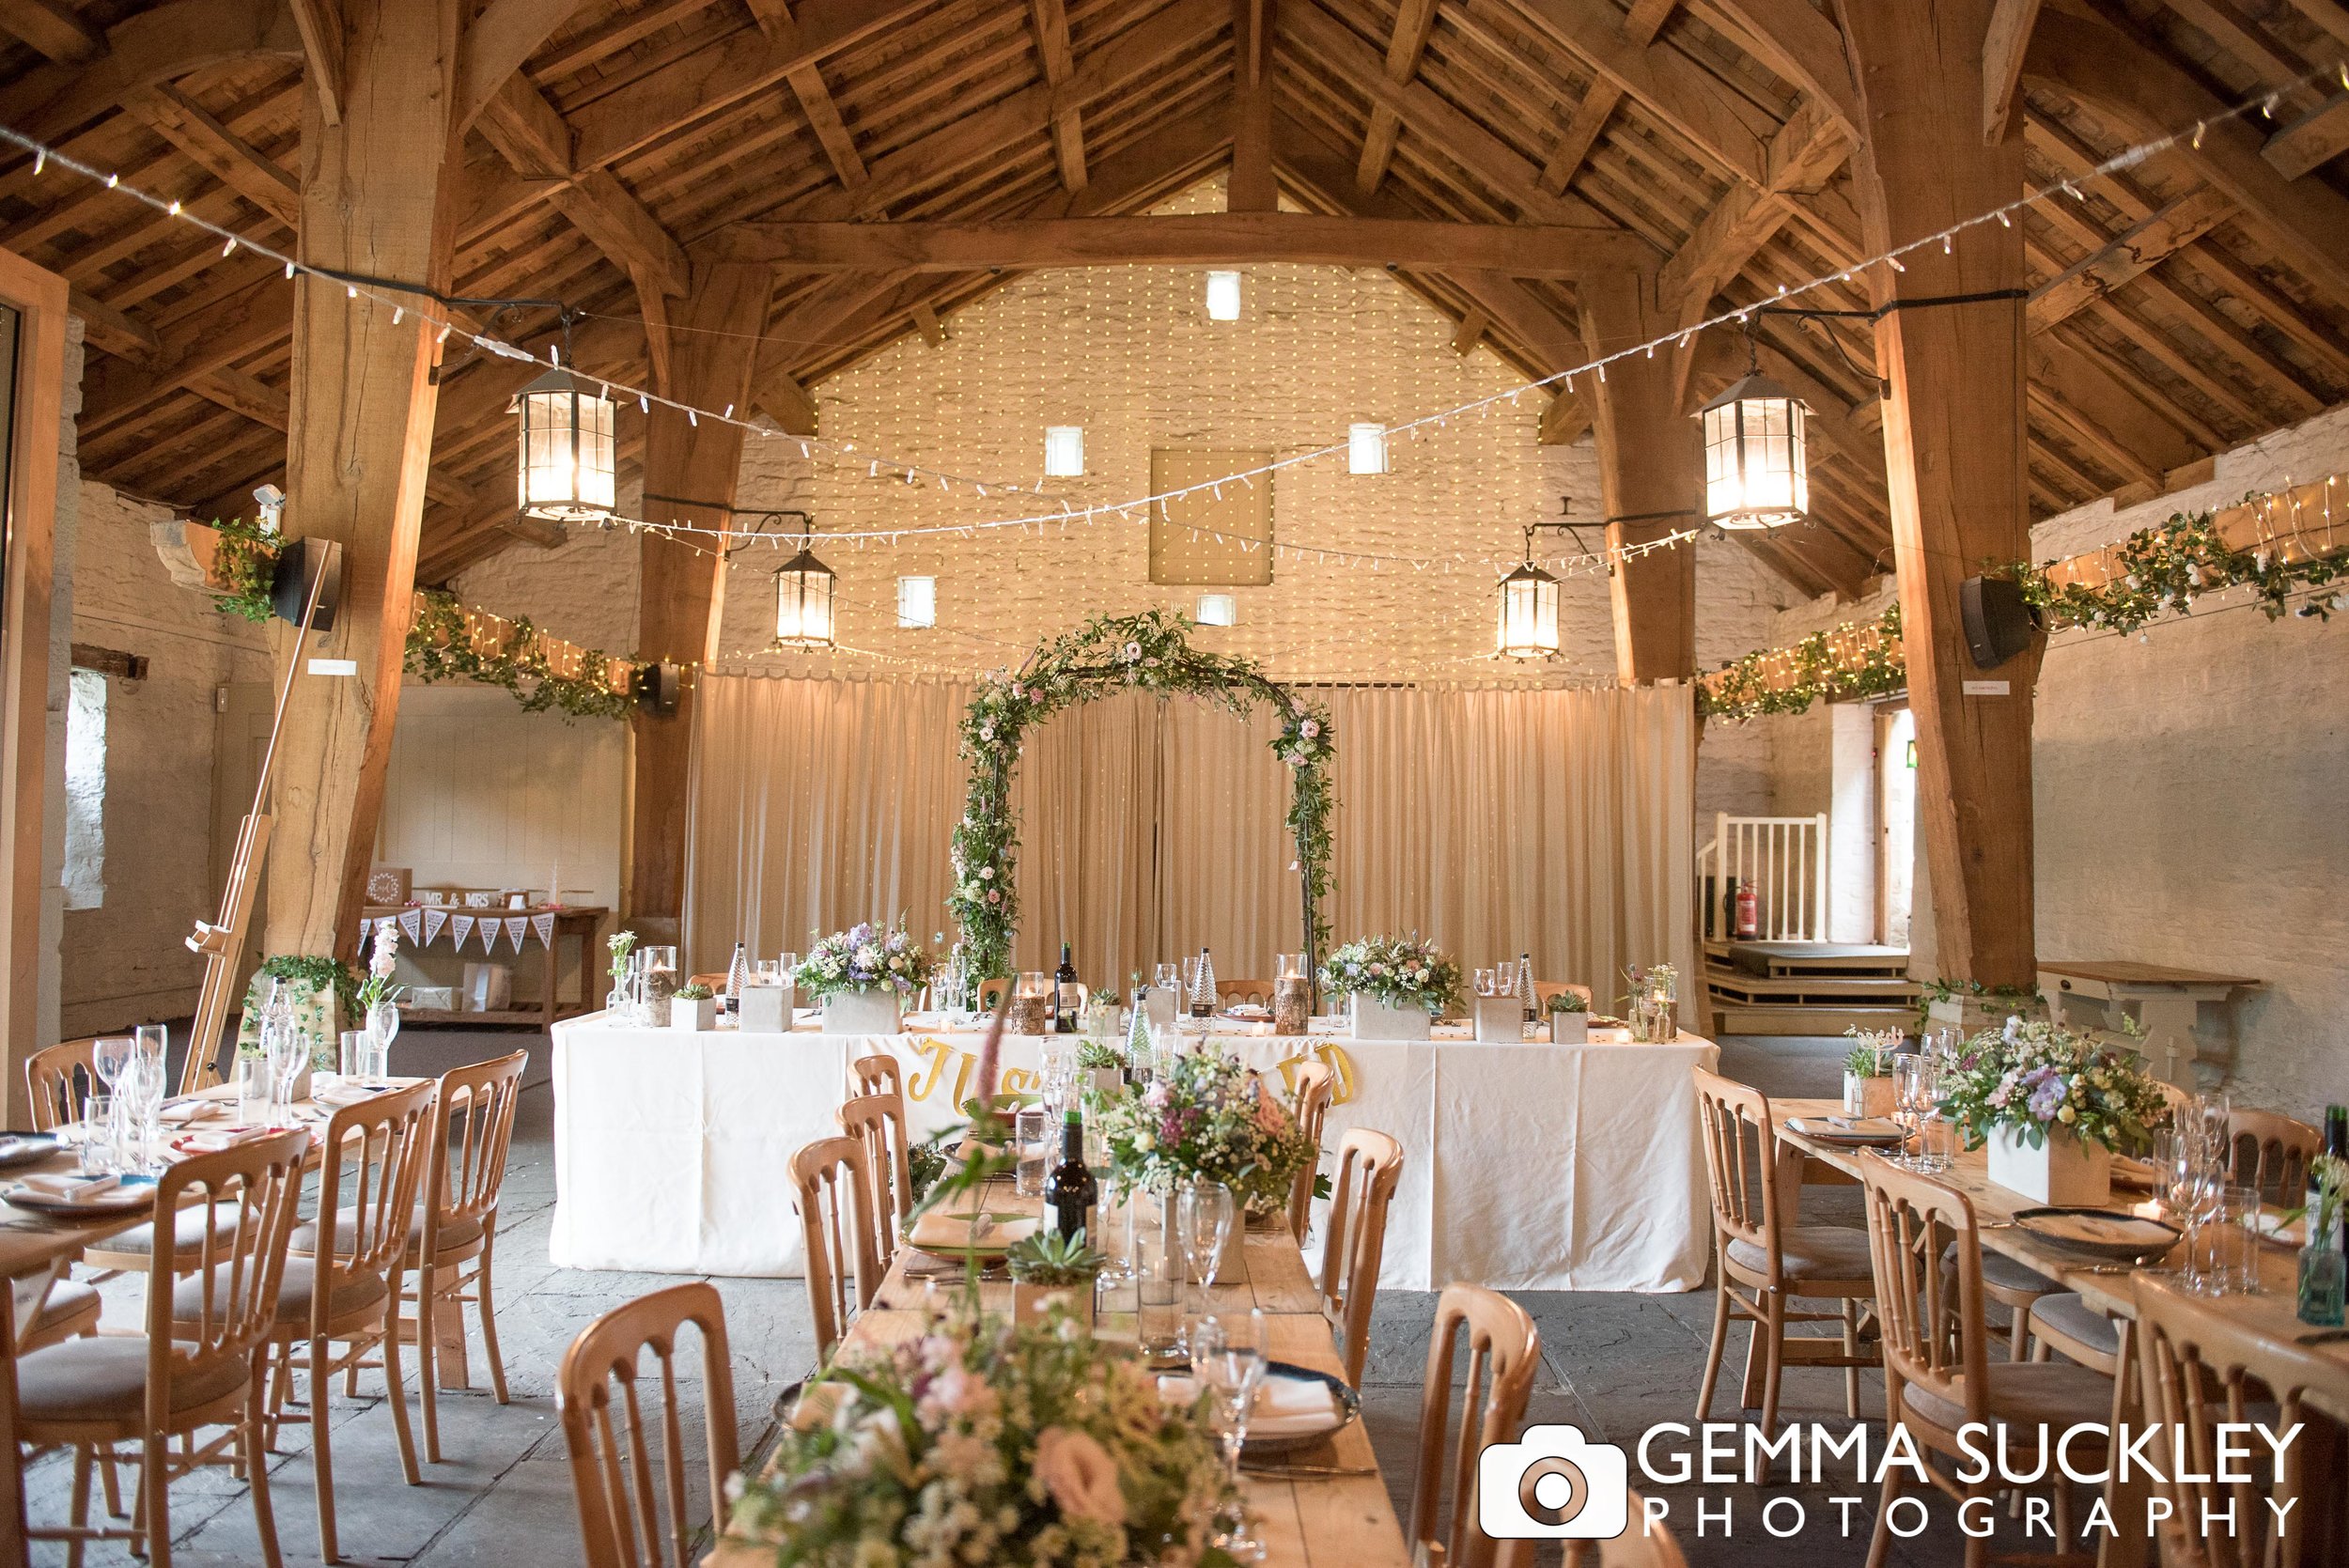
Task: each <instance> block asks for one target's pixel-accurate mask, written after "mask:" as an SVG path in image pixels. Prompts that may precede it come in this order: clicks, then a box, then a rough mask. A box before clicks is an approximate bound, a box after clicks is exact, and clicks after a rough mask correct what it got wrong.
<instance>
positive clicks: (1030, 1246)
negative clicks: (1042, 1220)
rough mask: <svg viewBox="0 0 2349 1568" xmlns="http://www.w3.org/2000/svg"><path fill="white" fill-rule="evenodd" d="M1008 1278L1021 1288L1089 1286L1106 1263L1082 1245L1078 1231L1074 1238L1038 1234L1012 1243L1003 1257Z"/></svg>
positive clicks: (1080, 1232)
mask: <svg viewBox="0 0 2349 1568" xmlns="http://www.w3.org/2000/svg"><path fill="white" fill-rule="evenodd" d="M1003 1261H1004V1263H1005V1265H1007V1266H1008V1267H1009V1268H1010V1270H1011V1277H1012V1278H1013V1279H1014V1280H1016V1281H1019V1283H1021V1284H1023V1285H1046V1286H1060V1287H1065V1286H1073V1285H1083V1284H1090V1283H1091V1282H1092V1281H1093V1280H1094V1279H1095V1278H1096V1277H1097V1275H1099V1274H1100V1272H1101V1270H1103V1269H1104V1268H1107V1267H1108V1266H1109V1262H1110V1261H1109V1259H1107V1258H1105V1257H1103V1256H1102V1255H1101V1254H1100V1253H1098V1252H1097V1251H1095V1250H1093V1249H1092V1248H1091V1247H1090V1246H1088V1245H1086V1243H1085V1234H1084V1231H1083V1229H1082V1228H1081V1227H1080V1228H1079V1230H1078V1231H1077V1234H1074V1235H1069V1236H1064V1235H1062V1234H1060V1233H1059V1232H1058V1231H1038V1232H1036V1233H1035V1234H1034V1235H1030V1236H1022V1237H1021V1238H1020V1239H1019V1240H1018V1241H1016V1242H1014V1243H1012V1245H1011V1250H1010V1251H1009V1252H1008V1253H1006V1254H1005V1256H1004V1260H1003Z"/></svg>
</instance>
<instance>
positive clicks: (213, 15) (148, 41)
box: [0, 0, 302, 142]
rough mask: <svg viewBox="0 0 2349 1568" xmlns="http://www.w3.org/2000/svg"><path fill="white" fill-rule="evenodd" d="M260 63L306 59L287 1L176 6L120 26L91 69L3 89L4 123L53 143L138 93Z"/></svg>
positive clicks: (45, 72)
mask: <svg viewBox="0 0 2349 1568" xmlns="http://www.w3.org/2000/svg"><path fill="white" fill-rule="evenodd" d="M262 56H270V57H277V58H289V59H299V58H301V56H302V39H301V36H300V35H299V34H298V33H297V32H296V31H295V30H294V24H293V19H292V18H291V17H290V16H289V15H288V11H287V8H286V5H285V3H284V0H174V3H172V4H168V5H163V6H158V7H156V8H154V9H152V10H146V11H140V12H138V13H137V14H135V15H132V16H130V17H126V18H124V19H123V20H122V21H120V22H117V23H115V24H114V25H113V26H112V27H110V28H108V29H107V30H106V49H105V52H104V53H103V54H99V55H97V56H96V57H94V58H93V59H91V60H90V61H89V63H88V64H86V65H83V66H71V65H65V64H51V65H46V66H42V67H40V68H39V70H31V71H27V72H25V74H24V75H23V76H22V77H20V78H18V79H17V80H16V81H14V82H11V83H9V84H8V85H7V86H6V87H5V88H0V123H5V124H8V125H12V126H15V127H16V128H17V129H18V130H20V131H22V132H24V133H25V134H26V135H28V136H36V137H39V138H40V139H41V140H43V141H48V142H55V141H58V140H61V139H62V138H63V137H65V136H66V135H67V134H69V133H70V132H72V131H73V130H74V129H75V128H77V127H79V126H82V125H86V124H87V123H88V122H89V121H91V120H93V119H96V118H98V117H99V116H101V115H103V114H104V113H105V112H106V111H107V110H108V109H110V108H112V107H113V106H114V105H116V104H118V103H120V102H121V101H122V100H123V99H124V97H126V96H127V95H129V94H130V93H132V92H135V91H137V90H138V89H139V88H141V87H148V86H153V85H155V84H156V83H158V82H172V81H177V80H178V79H179V78H180V77H182V76H185V75H187V74H188V73H189V72H190V71H192V70H201V69H202V68H203V67H205V66H209V65H218V64H221V63H223V62H226V61H229V60H241V59H251V58H256V57H262Z"/></svg>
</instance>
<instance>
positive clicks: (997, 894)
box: [987, 888, 1003, 904]
mask: <svg viewBox="0 0 2349 1568" xmlns="http://www.w3.org/2000/svg"><path fill="white" fill-rule="evenodd" d="M987 901H988V903H989V904H1001V903H1002V902H1003V890H1002V889H1000V888H989V889H988V890H987Z"/></svg>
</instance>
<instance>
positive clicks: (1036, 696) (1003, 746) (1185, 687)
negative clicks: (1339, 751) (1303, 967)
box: [946, 610, 1332, 977]
mask: <svg viewBox="0 0 2349 1568" xmlns="http://www.w3.org/2000/svg"><path fill="white" fill-rule="evenodd" d="M1191 627H1192V622H1191V621H1190V619H1189V618H1188V617H1186V616H1184V615H1181V614H1178V613H1172V612H1168V611H1163V610H1151V611H1146V612H1144V613H1142V614H1139V615H1119V616H1107V615H1097V616H1095V617H1094V618H1093V619H1091V620H1089V621H1087V622H1085V623H1084V625H1082V626H1081V627H1079V628H1078V629H1075V630H1074V631H1070V632H1066V633H1064V634H1063V635H1061V636H1059V637H1057V638H1054V639H1053V640H1051V641H1050V642H1048V643H1045V644H1042V645H1040V646H1039V647H1037V649H1036V650H1035V651H1034V653H1032V654H1030V655H1029V656H1028V658H1027V660H1026V661H1025V662H1024V663H1022V664H1021V665H1020V666H1019V669H1017V670H1013V671H1008V672H1006V671H1000V670H999V671H994V672H991V673H990V674H988V675H984V676H982V677H981V678H980V681H979V691H978V695H977V696H975V697H973V698H972V701H971V706H970V708H969V709H968V710H967V711H966V712H965V713H964V715H963V720H962V739H961V746H960V750H961V753H962V758H963V761H964V763H965V764H966V765H967V766H968V767H969V769H970V777H971V784H970V792H969V795H968V796H967V798H966V799H965V800H964V803H963V809H962V820H961V822H960V823H959V824H957V827H956V829H955V833H954V844H953V858H954V878H955V879H954V891H953V892H952V893H949V894H948V895H947V899H946V907H947V908H948V909H950V910H951V911H953V913H954V916H955V918H956V920H957V922H959V923H960V924H961V926H962V939H963V942H964V944H965V946H966V947H967V949H968V950H969V956H970V958H971V961H972V964H973V965H974V966H975V967H976V970H977V972H978V973H979V974H981V975H983V976H988V977H998V976H1004V975H1008V974H1010V973H1011V938H1012V932H1013V930H1014V929H1015V928H1016V927H1017V926H1018V924H1019V893H1018V892H1017V890H1016V889H1015V887H1014V885H1013V884H1014V881H1015V877H1014V876H1013V872H1014V871H1015V869H1016V867H1017V865H1018V861H1019V832H1018V825H1017V822H1016V820H1015V817H1014V815H1013V809H1012V802H1011V783H1012V771H1013V769H1014V768H1015V767H1016V766H1017V765H1018V763H1019V743H1020V740H1021V738H1022V737H1024V736H1025V735H1026V733H1027V730H1028V726H1030V725H1031V724H1034V723H1035V722H1037V721H1039V720H1043V719H1048V718H1050V716H1051V715H1053V714H1055V713H1058V712H1060V711H1061V710H1062V709H1063V708H1067V707H1074V706H1079V705H1080V704H1083V703H1088V702H1092V701H1093V700H1095V699H1096V698H1098V697H1105V696H1108V695H1109V694H1110V693H1112V692H1113V691H1121V690H1133V691H1148V692H1151V693H1153V694H1155V695H1158V696H1161V697H1165V696H1173V695H1176V694H1178V693H1179V694H1181V695H1185V696H1192V697H1199V698H1203V699H1206V700H1207V701H1209V702H1214V703H1219V704H1221V706H1224V707H1227V708H1229V709H1231V710H1232V711H1233V712H1234V713H1237V714H1240V715H1242V716H1245V715H1246V714H1248V713H1249V712H1250V711H1251V710H1252V709H1254V708H1256V707H1258V706H1270V707H1271V708H1272V709H1273V710H1274V711H1275V712H1276V713H1277V714H1278V715H1279V718H1280V723H1281V730H1280V734H1279V736H1278V737H1275V738H1274V739H1273V741H1272V753H1273V754H1274V755H1275V756H1277V757H1279V758H1280V759H1281V760H1282V761H1283V763H1285V764H1286V765H1287V766H1288V768H1289V776H1290V795H1289V814H1288V826H1289V831H1290V833H1291V835H1292V836H1293V837H1294V838H1295V840H1296V844H1297V865H1296V869H1297V871H1298V873H1299V878H1300V880H1301V883H1302V888H1303V900H1304V909H1303V923H1304V932H1305V951H1306V962H1307V964H1308V966H1314V965H1316V964H1317V963H1318V961H1319V957H1320V954H1321V952H1322V950H1323V949H1324V948H1325V947H1326V946H1327V945H1328V944H1329V939H1330V926H1329V923H1328V922H1327V921H1326V920H1325V919H1323V918H1322V910H1323V909H1325V908H1327V907H1328V904H1329V897H1330V815H1331V807H1332V800H1331V784H1330V757H1331V751H1330V716H1329V714H1328V713H1326V712H1324V711H1323V710H1321V709H1319V708H1316V707H1314V706H1311V705H1309V704H1307V703H1305V702H1304V701H1303V700H1302V699H1300V698H1299V696H1298V695H1297V694H1296V693H1295V692H1293V691H1289V690H1288V689H1287V688H1286V687H1284V686H1282V685H1281V684H1279V683H1278V682H1276V681H1274V680H1272V679H1271V678H1269V677H1268V676H1267V675H1265V673H1264V672H1263V671H1262V670H1260V669H1258V668H1257V667H1256V666H1255V665H1254V664H1253V663H1252V662H1250V661H1249V660H1245V659H1237V658H1232V657H1229V656H1226V655H1222V654H1214V653H1206V652H1203V651H1201V650H1200V649H1198V648H1194V647H1192V646H1191V644H1190V630H1191Z"/></svg>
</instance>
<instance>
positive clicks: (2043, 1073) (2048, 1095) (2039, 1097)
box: [2030, 1067, 2071, 1122]
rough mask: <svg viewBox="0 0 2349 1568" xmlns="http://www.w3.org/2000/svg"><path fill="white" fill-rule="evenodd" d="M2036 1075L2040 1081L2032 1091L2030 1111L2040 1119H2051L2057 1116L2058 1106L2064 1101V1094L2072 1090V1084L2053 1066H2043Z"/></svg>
mask: <svg viewBox="0 0 2349 1568" xmlns="http://www.w3.org/2000/svg"><path fill="white" fill-rule="evenodd" d="M2034 1076H2036V1077H2038V1078H2039V1082H2038V1084H2037V1085H2036V1086H2035V1087H2033V1088H2032V1090H2031V1092H2030V1113H2031V1114H2032V1115H2033V1116H2035V1117H2037V1118H2038V1119H2039V1120H2040V1121H2043V1122H2045V1121H2049V1120H2051V1119H2053V1117H2054V1116H2055V1113H2056V1108H2057V1107H2059V1106H2061V1104H2062V1103H2063V1096H2064V1095H2065V1094H2067V1093H2069V1092H2070V1088H2071V1086H2070V1085H2069V1084H2067V1083H2065V1082H2064V1081H2063V1079H2062V1077H2061V1075H2059V1074H2058V1073H2056V1072H2055V1071H2054V1070H2053V1069H2052V1068H2045V1067H2043V1068H2041V1069H2040V1072H2039V1074H2037V1075H2034Z"/></svg>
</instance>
